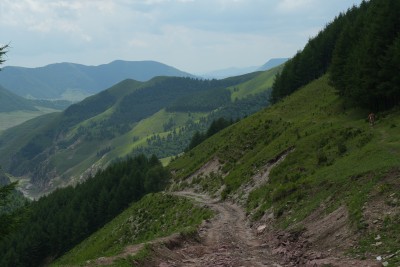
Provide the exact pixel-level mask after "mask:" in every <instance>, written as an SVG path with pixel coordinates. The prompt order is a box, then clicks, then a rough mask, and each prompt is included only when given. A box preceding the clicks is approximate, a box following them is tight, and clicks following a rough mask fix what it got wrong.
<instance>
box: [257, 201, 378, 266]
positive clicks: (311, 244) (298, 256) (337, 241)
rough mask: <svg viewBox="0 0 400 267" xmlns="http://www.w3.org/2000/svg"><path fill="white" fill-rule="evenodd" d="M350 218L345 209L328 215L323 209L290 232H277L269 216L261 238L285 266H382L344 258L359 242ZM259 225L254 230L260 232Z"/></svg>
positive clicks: (371, 261) (376, 263) (373, 261)
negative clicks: (256, 229) (281, 259)
mask: <svg viewBox="0 0 400 267" xmlns="http://www.w3.org/2000/svg"><path fill="white" fill-rule="evenodd" d="M348 216H349V215H348V211H347V209H346V208H345V207H344V206H341V207H339V208H338V209H336V210H335V211H333V212H331V213H329V214H327V215H325V212H324V208H323V207H320V208H319V209H317V210H316V211H314V212H313V213H312V214H311V215H309V216H308V217H307V218H306V219H305V220H303V221H302V222H301V223H299V224H296V225H294V226H293V227H291V228H290V229H288V230H287V231H283V230H276V229H274V228H273V227H272V223H273V219H272V218H271V216H269V217H268V218H269V219H266V218H264V222H263V223H264V225H262V226H264V227H265V231H264V232H263V234H262V236H263V239H264V242H265V243H267V244H268V245H269V248H270V249H271V250H272V253H273V254H274V255H279V256H281V257H282V258H283V259H284V262H285V263H284V265H285V266H313V267H314V266H337V267H341V266H343V267H346V266H365V267H367V266H381V265H380V263H379V262H377V261H376V260H375V259H370V260H358V259H352V258H349V257H347V256H345V255H344V252H345V251H346V250H347V249H349V248H351V247H353V246H355V244H356V241H357V234H356V233H355V232H354V230H353V229H352V227H351V226H350V223H349V220H348V219H349V218H348ZM260 224H261V222H259V223H258V224H256V225H255V227H258V228H260Z"/></svg>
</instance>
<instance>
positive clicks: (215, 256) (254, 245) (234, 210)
mask: <svg viewBox="0 0 400 267" xmlns="http://www.w3.org/2000/svg"><path fill="white" fill-rule="evenodd" d="M175 194H177V195H180V196H184V197H188V198H192V199H195V200H196V201H197V202H199V203H202V204H204V205H207V206H208V207H210V208H211V209H213V210H214V211H215V212H216V216H215V217H214V218H213V219H212V220H210V221H208V222H206V223H205V224H203V226H202V227H201V228H200V231H199V238H198V242H194V241H192V242H186V243H183V244H182V246H179V247H174V248H171V249H170V248H167V247H164V248H162V249H158V250H157V249H156V250H155V255H156V258H157V261H155V262H154V264H155V265H154V266H160V267H172V266H193V267H194V266H199V267H200V266H216V267H218V266H221V267H222V266H249V267H250V266H281V265H280V264H279V263H278V261H277V259H276V257H274V256H273V255H272V254H271V253H270V250H268V248H267V245H266V244H264V243H263V242H262V240H260V239H259V238H258V237H257V236H256V235H254V234H253V232H252V231H251V228H250V227H249V226H248V225H247V223H246V216H245V214H244V212H243V210H242V209H241V208H240V207H238V206H237V205H235V204H231V203H227V202H216V201H215V200H213V199H210V198H208V197H207V196H204V195H200V194H196V193H193V192H177V193H175Z"/></svg>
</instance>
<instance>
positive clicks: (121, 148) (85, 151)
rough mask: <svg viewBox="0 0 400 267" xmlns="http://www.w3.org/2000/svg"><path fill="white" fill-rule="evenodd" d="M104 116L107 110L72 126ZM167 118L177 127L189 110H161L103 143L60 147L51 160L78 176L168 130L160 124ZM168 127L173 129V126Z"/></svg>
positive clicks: (193, 116) (194, 116)
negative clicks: (184, 111) (67, 147)
mask: <svg viewBox="0 0 400 267" xmlns="http://www.w3.org/2000/svg"><path fill="white" fill-rule="evenodd" d="M106 113H110V114H111V112H108V111H106ZM203 115H205V114H204V113H191V118H192V119H193V120H195V121H196V120H198V119H199V118H200V117H201V116H203ZM103 116H106V114H104V113H102V114H100V115H98V116H96V117H94V118H92V119H90V120H87V121H84V122H83V123H82V124H78V125H77V127H75V129H77V128H78V127H79V126H80V125H88V124H89V123H90V122H91V121H98V120H100V118H99V117H103ZM170 118H171V119H173V120H174V121H175V123H176V126H175V129H178V128H179V127H180V126H183V125H185V123H186V121H187V120H188V119H189V115H188V113H181V112H176V113H170V112H166V111H165V110H161V111H159V112H157V113H156V114H154V115H152V116H150V117H148V118H146V119H144V120H142V121H140V122H139V123H137V124H136V125H135V126H134V127H133V128H132V129H131V130H130V131H129V132H127V133H125V134H123V135H120V136H117V137H116V138H113V139H111V140H108V141H106V142H103V143H102V144H99V143H96V142H92V143H90V142H88V143H87V144H86V145H84V146H81V147H79V148H78V149H76V150H64V151H62V152H61V153H59V154H57V155H56V156H55V157H54V158H53V160H54V164H55V165H56V166H57V168H58V170H60V171H62V172H63V173H64V175H66V176H75V178H77V177H78V176H79V175H80V174H81V173H82V172H84V171H85V170H86V169H88V168H89V167H90V166H91V165H93V164H94V163H96V162H97V163H98V164H106V163H107V162H109V161H111V160H113V159H115V158H118V157H125V156H126V155H128V154H130V153H131V152H132V151H133V150H134V149H135V148H136V147H138V146H142V145H146V140H147V138H148V137H149V136H151V135H153V134H160V135H161V136H163V135H167V134H168V133H169V132H170V131H167V132H165V131H164V129H163V124H164V123H165V122H167V121H168V120H169V119H170ZM103 119H104V118H103ZM171 131H173V129H172V130H171ZM134 138H135V139H134ZM106 147H110V148H111V151H110V152H109V153H107V154H106V155H105V157H103V158H101V159H100V158H99V157H97V156H96V153H97V151H100V150H101V149H104V148H106ZM71 166H72V167H71Z"/></svg>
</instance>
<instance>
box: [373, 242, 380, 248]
mask: <svg viewBox="0 0 400 267" xmlns="http://www.w3.org/2000/svg"><path fill="white" fill-rule="evenodd" d="M380 245H382V242H376V243H375V244H374V246H375V247H378V246H380Z"/></svg>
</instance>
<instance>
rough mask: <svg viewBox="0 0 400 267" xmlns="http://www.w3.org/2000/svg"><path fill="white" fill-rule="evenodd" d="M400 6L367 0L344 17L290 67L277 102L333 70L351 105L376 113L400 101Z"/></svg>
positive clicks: (276, 86) (278, 85) (276, 93)
mask: <svg viewBox="0 0 400 267" xmlns="http://www.w3.org/2000/svg"><path fill="white" fill-rule="evenodd" d="M399 29H400V2H399V1H397V0H388V1H379V0H371V1H363V2H362V3H361V5H360V6H359V7H353V8H351V9H349V10H348V11H347V12H346V13H344V14H340V15H339V16H338V17H337V18H336V19H335V20H334V21H333V22H331V23H330V24H328V25H327V26H326V28H325V29H324V30H323V31H321V32H320V33H319V34H318V35H317V36H316V37H315V38H313V39H311V40H310V41H309V42H308V44H307V45H306V46H305V48H304V49H303V50H302V51H300V52H298V53H297V54H296V55H295V56H294V57H293V58H292V59H291V60H290V61H288V62H287V64H285V68H284V69H283V71H282V72H281V73H280V74H279V75H278V76H277V79H276V81H275V83H274V86H273V88H274V89H273V92H272V100H273V102H277V101H279V100H280V99H282V98H283V97H285V96H286V95H289V94H291V93H292V92H293V91H295V90H297V89H298V88H300V87H301V86H303V85H306V84H307V83H309V82H310V81H312V80H314V79H316V78H318V77H320V76H321V75H323V74H324V73H326V72H327V71H329V73H330V81H331V83H332V84H333V85H334V87H335V88H336V89H337V90H338V92H339V94H340V95H341V96H343V97H344V98H345V99H346V100H347V101H348V102H349V103H348V104H347V105H357V106H360V107H364V108H369V109H370V110H373V111H379V110H386V109H390V108H391V107H393V106H395V105H397V104H398V103H399V101H400V87H399V84H400V82H399V75H398V73H399V71H400V69H399V68H400V30H399Z"/></svg>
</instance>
